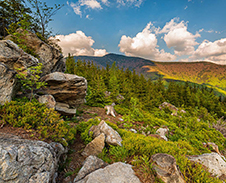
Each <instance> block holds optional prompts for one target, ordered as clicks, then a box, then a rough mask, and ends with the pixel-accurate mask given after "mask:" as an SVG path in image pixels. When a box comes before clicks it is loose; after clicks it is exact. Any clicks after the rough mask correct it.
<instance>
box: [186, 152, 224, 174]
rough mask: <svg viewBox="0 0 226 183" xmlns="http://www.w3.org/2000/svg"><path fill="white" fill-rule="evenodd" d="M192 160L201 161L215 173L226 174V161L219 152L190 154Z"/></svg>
mask: <svg viewBox="0 0 226 183" xmlns="http://www.w3.org/2000/svg"><path fill="white" fill-rule="evenodd" d="M188 158H189V160H190V161H194V162H197V163H201V164H202V165H204V166H205V167H207V168H208V171H209V172H210V173H212V174H213V175H215V176H217V177H220V176H225V175H226V162H225V161H224V160H223V159H222V156H220V155H219V154H218V153H215V152H212V153H206V154H202V155H198V156H189V157H188Z"/></svg>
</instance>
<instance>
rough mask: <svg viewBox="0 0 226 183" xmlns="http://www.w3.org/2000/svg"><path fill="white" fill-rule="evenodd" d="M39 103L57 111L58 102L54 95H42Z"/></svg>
mask: <svg viewBox="0 0 226 183" xmlns="http://www.w3.org/2000/svg"><path fill="white" fill-rule="evenodd" d="M38 101H39V103H42V104H45V103H46V106H47V107H48V108H53V109H55V106H56V101H55V99H54V97H53V96H52V95H42V96H40V97H39V98H38Z"/></svg>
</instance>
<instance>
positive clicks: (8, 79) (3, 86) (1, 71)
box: [0, 63, 17, 105]
mask: <svg viewBox="0 0 226 183" xmlns="http://www.w3.org/2000/svg"><path fill="white" fill-rule="evenodd" d="M15 74H16V72H15V71H13V70H10V69H9V68H8V67H7V66H6V65H5V64H2V63H0V105H3V104H5V103H6V102H7V101H8V102H10V101H11V100H12V98H13V97H14V95H15V94H16V92H15V91H16V88H17V87H16V85H17V84H16V83H17V82H16V79H15Z"/></svg>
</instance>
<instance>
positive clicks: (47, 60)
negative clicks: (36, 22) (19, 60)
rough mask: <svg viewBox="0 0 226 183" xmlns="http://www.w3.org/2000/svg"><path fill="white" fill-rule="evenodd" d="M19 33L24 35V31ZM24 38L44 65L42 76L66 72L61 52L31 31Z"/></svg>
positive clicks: (20, 30) (8, 37)
mask: <svg viewBox="0 0 226 183" xmlns="http://www.w3.org/2000/svg"><path fill="white" fill-rule="evenodd" d="M17 32H18V33H22V32H23V30H22V29H18V30H17ZM22 38H23V39H24V40H25V42H26V45H27V46H29V47H30V48H32V49H33V50H34V53H35V54H36V55H37V56H38V59H39V62H40V63H42V65H43V70H42V71H43V73H42V75H46V74H49V73H52V72H56V71H59V72H64V71H65V61H64V58H63V55H62V54H61V53H60V51H59V50H57V49H55V48H53V47H52V46H50V45H48V44H46V43H45V42H43V41H42V40H41V39H39V38H38V37H37V36H36V34H34V33H32V32H30V31H27V34H26V36H22ZM5 39H11V35H9V36H7V37H6V38H5ZM0 62H1V61H0Z"/></svg>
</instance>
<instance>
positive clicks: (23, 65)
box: [0, 40, 39, 105]
mask: <svg viewBox="0 0 226 183" xmlns="http://www.w3.org/2000/svg"><path fill="white" fill-rule="evenodd" d="M38 63H39V62H38V59H36V58H35V57H33V56H31V55H29V54H27V53H25V52H24V51H23V50H22V49H20V48H19V47H18V46H17V45H16V44H15V43H13V42H12V41H10V40H1V41H0V104H1V105H3V104H5V103H6V102H7V101H8V102H10V101H11V100H12V98H13V97H14V95H15V94H16V93H17V90H18V89H19V87H17V86H18V85H17V83H18V82H17V79H16V78H15V76H16V73H17V72H16V71H15V70H16V69H17V68H20V69H21V71H24V70H25V69H27V68H29V67H31V66H36V65H37V64H38Z"/></svg>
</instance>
